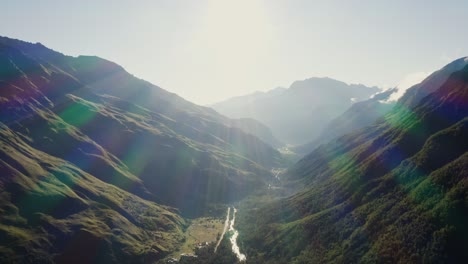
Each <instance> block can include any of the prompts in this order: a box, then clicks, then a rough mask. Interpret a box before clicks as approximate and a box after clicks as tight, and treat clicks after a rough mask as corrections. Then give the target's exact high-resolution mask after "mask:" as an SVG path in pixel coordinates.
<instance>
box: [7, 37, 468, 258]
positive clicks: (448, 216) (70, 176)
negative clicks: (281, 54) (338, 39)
mask: <svg viewBox="0 0 468 264" xmlns="http://www.w3.org/2000/svg"><path fill="white" fill-rule="evenodd" d="M395 92H398V89H397V88H394V89H387V90H382V89H380V88H378V87H375V86H365V85H361V84H347V83H345V82H341V81H338V80H335V79H331V78H318V77H313V78H309V79H305V80H300V81H295V82H293V84H291V86H290V87H289V88H278V89H274V90H271V91H269V92H265V93H254V94H249V95H247V96H241V97H236V98H233V99H229V100H226V101H224V102H221V103H217V104H215V105H213V107H214V108H215V109H217V110H219V111H220V112H222V113H224V114H226V115H228V116H229V117H228V116H224V115H223V114H221V113H218V112H217V111H216V110H214V109H212V108H210V107H205V106H201V105H197V104H195V103H192V102H189V101H187V100H185V99H184V98H182V97H180V96H178V95H177V94H174V93H171V92H169V91H167V90H164V89H162V88H161V87H159V86H156V85H154V84H152V83H149V82H147V81H145V80H142V79H139V78H137V77H135V76H134V75H132V74H131V73H129V72H127V71H126V70H125V69H124V68H123V67H122V66H120V65H118V64H116V63H114V62H111V61H108V60H105V59H102V58H100V57H96V56H68V55H64V54H62V53H60V52H57V51H54V50H52V49H50V48H47V47H45V46H44V45H42V44H41V43H29V42H26V41H22V40H17V39H12V38H8V37H0V175H1V176H0V262H1V263H161V264H162V263H181V264H184V263H191V264H197V263H208V264H209V263H213V264H214V263H217V264H222V263H230V264H232V263H260V264H261V263H269V264H277V263H293V264H302V263H304V264H305V263H463V260H466V259H467V258H468V253H467V252H468V247H467V245H468V229H467V227H466V224H465V223H467V222H468V152H467V151H468V140H467V139H468V57H462V58H459V59H456V60H454V61H452V62H450V63H448V64H446V65H445V66H443V67H442V68H440V69H439V70H437V71H434V72H433V73H432V74H430V75H429V76H427V77H426V78H425V79H423V80H422V81H421V82H419V83H417V84H415V85H413V86H411V87H409V88H408V89H407V90H406V92H405V93H404V94H402V96H401V97H400V98H399V99H398V100H396V101H389V100H390V98H393V96H394V95H395V94H394V93H395ZM252 104H253V105H254V106H255V107H254V108H253V110H252V107H251V106H252ZM249 110H252V111H251V112H249ZM236 114H237V115H239V116H236ZM253 114H254V115H253ZM253 118H258V119H260V121H257V120H255V119H253ZM270 127H271V128H272V129H270ZM277 136H278V138H277Z"/></svg>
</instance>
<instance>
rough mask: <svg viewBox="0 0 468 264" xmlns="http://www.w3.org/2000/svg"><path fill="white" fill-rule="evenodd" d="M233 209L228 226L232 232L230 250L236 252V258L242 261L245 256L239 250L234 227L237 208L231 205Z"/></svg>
mask: <svg viewBox="0 0 468 264" xmlns="http://www.w3.org/2000/svg"><path fill="white" fill-rule="evenodd" d="M233 209H234V212H233V213H232V220H231V225H230V226H229V231H231V232H233V234H232V236H231V239H230V240H231V244H232V252H234V254H236V256H237V258H238V259H239V260H240V261H244V260H246V257H245V255H244V254H242V253H241V252H240V249H239V246H238V245H237V236H239V232H237V230H235V229H234V221H235V220H236V213H237V209H236V208H235V207H233Z"/></svg>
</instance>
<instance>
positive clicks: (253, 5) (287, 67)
mask: <svg viewBox="0 0 468 264" xmlns="http://www.w3.org/2000/svg"><path fill="white" fill-rule="evenodd" d="M0 7H1V10H2V23H0V35H3V36H8V37H13V38H19V39H22V40H26V41H30V42H41V43H42V44H44V45H46V46H48V47H50V48H52V49H54V50H57V51H60V52H62V53H65V54H68V55H79V54H85V55H97V56H100V57H103V58H106V59H109V60H112V61H114V62H116V63H118V64H120V65H122V66H123V67H124V68H126V70H127V71H129V72H130V73H132V74H134V75H136V76H138V77H140V78H143V79H146V80H148V81H150V82H152V83H154V84H156V85H158V86H161V87H162V88H164V89H166V90H169V91H172V92H175V93H177V94H179V95H181V96H182V97H184V98H186V99H188V100H191V101H193V102H195V103H198V104H209V103H214V102H216V101H220V100H223V99H226V98H228V97H232V96H237V95H242V94H246V93H250V92H253V91H255V90H269V89H272V88H275V87H277V86H285V87H287V86H289V85H290V84H291V83H292V82H293V81H294V80H301V79H306V78H309V77H314V76H316V77H323V76H328V77H331V78H335V79H338V80H342V81H345V82H348V83H363V84H366V85H379V86H384V87H391V86H396V85H398V84H401V83H402V82H407V80H408V79H414V78H416V76H423V75H425V73H429V72H432V71H434V70H436V69H438V68H440V67H442V66H443V65H445V64H446V63H448V62H450V61H452V60H454V59H456V58H459V57H462V56H468V34H466V31H465V30H464V28H465V27H466V25H468V13H467V11H468V1H430V0H425V1H423V0H411V1H408V0H392V1H379V0H366V1H357V0H356V1H352V0H349V1H345V0H342V1H333V0H324V1H312V0H304V1H294V0H290V1H286V0H284V1H280V0H233V1H228V0H196V1H195V0H193V1H182V0H153V1H149V0H148V1H130V0H128V1H120V0H101V1H92V0H80V1H60V0H56V1H52V0H42V1H23V0H14V1H11V0H0ZM420 78H421V77H420Z"/></svg>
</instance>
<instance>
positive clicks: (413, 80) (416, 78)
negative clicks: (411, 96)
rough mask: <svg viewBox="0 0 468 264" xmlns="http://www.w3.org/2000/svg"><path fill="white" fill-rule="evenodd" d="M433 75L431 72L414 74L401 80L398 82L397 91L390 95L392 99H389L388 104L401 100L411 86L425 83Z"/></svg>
mask: <svg viewBox="0 0 468 264" xmlns="http://www.w3.org/2000/svg"><path fill="white" fill-rule="evenodd" d="M429 74H431V73H430V72H414V73H410V74H407V75H406V76H405V77H403V79H401V80H400V81H399V82H398V85H397V87H396V88H397V91H396V92H394V93H393V94H392V95H390V98H388V100H387V102H393V101H397V100H398V99H400V97H402V96H403V94H405V92H406V90H407V89H408V88H410V87H411V86H413V85H415V84H418V83H420V82H421V81H423V80H424V79H425V78H426V77H427V76H429Z"/></svg>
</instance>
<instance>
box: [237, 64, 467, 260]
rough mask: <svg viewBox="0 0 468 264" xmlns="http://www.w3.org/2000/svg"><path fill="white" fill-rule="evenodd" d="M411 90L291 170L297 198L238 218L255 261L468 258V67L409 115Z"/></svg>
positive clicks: (247, 247)
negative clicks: (388, 109)
mask: <svg viewBox="0 0 468 264" xmlns="http://www.w3.org/2000/svg"><path fill="white" fill-rule="evenodd" d="M462 60H463V59H462ZM444 74H445V73H444ZM423 83H424V82H423ZM418 87H419V88H418V89H422V90H424V85H422V86H418ZM413 92H414V91H410V92H408V93H407V94H408V95H405V96H404V97H403V98H402V99H401V100H400V102H399V103H398V104H397V106H396V107H395V108H393V109H392V111H391V112H390V113H388V114H387V115H385V117H384V118H383V119H381V120H379V121H377V122H376V123H374V124H373V125H372V126H369V127H367V128H366V129H363V130H360V131H357V132H355V133H353V134H350V135H347V136H344V137H341V138H339V139H338V140H336V141H334V142H331V143H329V144H326V145H323V146H321V147H319V148H317V149H316V150H315V151H313V152H312V153H310V154H309V155H307V156H306V157H305V158H304V159H302V160H301V161H299V162H298V163H297V164H296V165H295V166H293V168H291V169H290V170H289V172H288V173H287V177H288V180H289V183H290V184H293V185H296V186H302V187H303V188H301V190H300V191H298V192H297V193H296V194H294V195H292V196H290V197H288V198H284V199H280V200H278V201H274V202H271V203H269V204H267V205H265V206H263V207H260V208H256V209H255V210H252V211H246V212H244V213H243V214H241V215H242V217H240V218H239V224H240V227H239V229H240V232H241V236H240V239H241V240H242V241H244V244H245V248H246V251H247V253H248V254H249V255H250V260H251V261H252V263H255V262H258V263H261V262H263V261H266V262H268V261H269V262H271V263H275V261H278V260H279V262H280V263H282V262H292V263H376V262H383V263H463V262H464V260H466V258H467V257H468V256H467V253H466V252H468V250H467V249H468V248H467V245H468V233H467V229H466V224H465V223H466V222H467V221H468V203H467V201H468V200H467V197H468V185H467V176H468V174H467V168H468V166H467V165H468V163H467V162H468V156H467V150H468V141H467V140H466V138H467V137H468V126H467V125H468V104H467V102H468V67H467V66H465V67H464V68H462V69H461V70H454V71H453V72H452V73H451V74H450V75H449V76H448V78H446V81H445V82H444V83H442V84H440V86H439V88H438V89H435V90H432V92H431V93H426V96H423V97H421V98H422V99H421V100H420V101H419V102H418V103H416V104H415V105H414V107H407V104H403V103H402V102H406V100H408V98H407V97H406V96H414V93H413ZM284 177H286V176H284ZM241 212H242V211H241ZM260 215H261V217H259V216H260Z"/></svg>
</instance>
